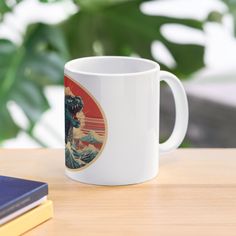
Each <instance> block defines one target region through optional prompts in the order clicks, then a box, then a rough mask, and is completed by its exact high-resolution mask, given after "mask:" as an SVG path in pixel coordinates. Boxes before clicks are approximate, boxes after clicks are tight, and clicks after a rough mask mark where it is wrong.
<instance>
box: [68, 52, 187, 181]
mask: <svg viewBox="0 0 236 236" xmlns="http://www.w3.org/2000/svg"><path fill="white" fill-rule="evenodd" d="M161 81H165V82H166V83H167V84H168V85H169V86H170V88H171V90H172V92H173V95H174V100H175V110H176V120H175V126H174V129H173V132H172V134H171V135H170V137H169V139H168V140H167V141H166V142H164V143H161V144H160V143H159V104H160V99H159V97H160V82H161ZM64 84H65V159H66V162H65V163H66V175H67V176H69V177H70V178H71V179H74V180H77V181H80V182H84V183H88V184H97V185H126V184H135V183H141V182H144V181H146V180H150V179H152V178H154V177H155V176H156V175H157V174H158V170H159V155H160V154H162V153H165V152H169V151H171V150H174V149H176V148H177V147H178V146H179V145H180V144H181V142H182V141H183V138H184V136H185V133H186V130H187V124H188V103H187V98H186V94H185V91H184V88H183V86H182V84H181V82H180V81H179V80H178V78H177V77H176V76H174V75H173V74H171V73H169V72H165V71H160V66H159V65H158V64H157V63H156V62H154V61H151V60H148V59H142V58H135V57H121V56H97V57H85V58H79V59H75V60H72V61H69V62H67V63H66V65H65V77H64Z"/></svg>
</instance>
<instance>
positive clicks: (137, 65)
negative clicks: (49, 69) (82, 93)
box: [65, 56, 159, 75]
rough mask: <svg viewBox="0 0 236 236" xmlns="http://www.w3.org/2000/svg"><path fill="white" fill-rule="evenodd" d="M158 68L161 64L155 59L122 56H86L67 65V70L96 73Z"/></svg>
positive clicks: (138, 71)
mask: <svg viewBox="0 0 236 236" xmlns="http://www.w3.org/2000/svg"><path fill="white" fill-rule="evenodd" d="M157 69H159V65H158V64H157V63H156V62H154V61H151V60H148V59H143V58H136V57H122V56H97V57H84V58H79V59H75V60H72V61H69V62H67V63H66V65H65V70H68V71H71V72H74V73H81V74H96V75H116V74H118V75H121V74H136V73H146V72H149V71H150V72H151V71H153V70H157Z"/></svg>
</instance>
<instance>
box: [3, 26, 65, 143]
mask: <svg viewBox="0 0 236 236" xmlns="http://www.w3.org/2000/svg"><path fill="white" fill-rule="evenodd" d="M0 55H1V56H0V122H1V123H0V124H1V127H2V128H1V129H0V131H1V132H0V140H3V139H6V138H12V137H15V136H16V135H17V133H18V132H19V128H18V126H17V125H16V124H15V123H14V120H13V119H11V117H10V115H9V112H8V110H7V103H8V102H9V101H15V102H16V103H17V104H18V105H19V106H20V107H21V109H22V110H23V112H24V113H25V115H26V117H28V119H29V122H30V132H31V130H32V129H33V127H34V126H35V124H36V122H37V121H38V120H39V118H40V116H41V115H42V114H43V112H44V111H46V110H47V109H48V108H49V103H48V101H47V99H46V97H45V95H44V92H43V91H44V88H45V86H47V85H52V84H53V85H55V84H63V74H64V73H63V66H64V63H65V61H66V60H68V52H67V49H66V44H65V41H64V40H63V35H62V33H61V32H60V30H59V29H58V28H57V27H56V26H53V27H52V26H46V25H43V24H37V25H32V26H30V27H29V29H28V31H27V33H26V35H25V40H24V42H23V44H22V45H20V46H15V45H14V44H13V43H12V42H10V41H7V40H0ZM13 115H14V114H13ZM30 135H32V134H30Z"/></svg>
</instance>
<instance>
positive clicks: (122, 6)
mask: <svg viewBox="0 0 236 236" xmlns="http://www.w3.org/2000/svg"><path fill="white" fill-rule="evenodd" d="M78 2H79V3H80V4H83V3H85V2H86V1H83V0H80V1H78ZM89 2H90V1H88V2H86V3H87V4H88V5H89ZM99 2H101V3H107V5H106V7H103V8H98V10H93V11H91V9H89V10H88V8H82V9H81V11H79V12H78V13H77V14H75V15H74V16H72V17H71V18H70V19H69V20H67V21H66V22H64V24H63V25H62V28H63V30H64V33H65V37H66V39H67V41H68V42H70V44H69V49H70V53H71V55H72V57H73V58H76V57H83V56H90V55H98V54H103V55H132V54H138V55H139V56H141V57H145V58H150V59H153V60H154V58H153V56H152V53H151V43H152V42H153V41H154V40H159V41H161V42H162V43H163V44H164V45H165V46H166V47H167V48H168V49H169V51H170V52H171V54H172V56H173V57H174V58H175V60H176V63H177V66H176V68H174V69H173V70H172V71H173V72H175V73H176V74H177V75H180V76H183V77H187V76H188V75H190V74H191V73H193V72H195V71H196V70H198V69H200V68H201V67H202V66H203V65H204V63H203V55H204V48H203V46H201V45H191V44H177V43H173V42H170V41H168V40H167V39H166V38H165V37H164V36H163V35H162V34H161V32H160V29H161V27H162V26H163V25H165V24H171V23H175V24H181V25H185V26H188V27H192V28H194V29H199V30H202V22H200V21H198V20H192V19H178V18H173V17H166V16H150V15H145V14H144V13H142V12H141V11H140V3H141V2H143V1H139V0H133V1H99ZM109 3H114V4H109ZM115 3H116V4H115ZM95 5H96V4H95ZM98 5H99V4H98ZM104 6H105V4H104ZM95 8H96V7H95ZM95 8H94V9H95ZM96 45H99V50H97V49H96ZM161 66H162V68H163V69H168V70H171V69H170V68H166V66H164V65H161Z"/></svg>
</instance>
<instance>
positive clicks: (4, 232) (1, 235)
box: [0, 200, 53, 236]
mask: <svg viewBox="0 0 236 236" xmlns="http://www.w3.org/2000/svg"><path fill="white" fill-rule="evenodd" d="M52 217H53V204H52V201H50V200H47V201H45V202H44V203H42V204H41V205H39V206H37V207H35V208H34V209H32V210H30V211H28V212H26V213H24V214H23V215H21V216H19V217H17V218H15V219H13V220H11V221H10V222H8V223H6V224H4V225H2V226H0V236H8V235H9V236H10V235H11V236H18V235H21V234H23V233H25V232H26V231H28V230H30V229H32V228H34V227H35V226H37V225H39V224H41V223H43V222H44V221H46V220H48V219H50V218H52Z"/></svg>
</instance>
